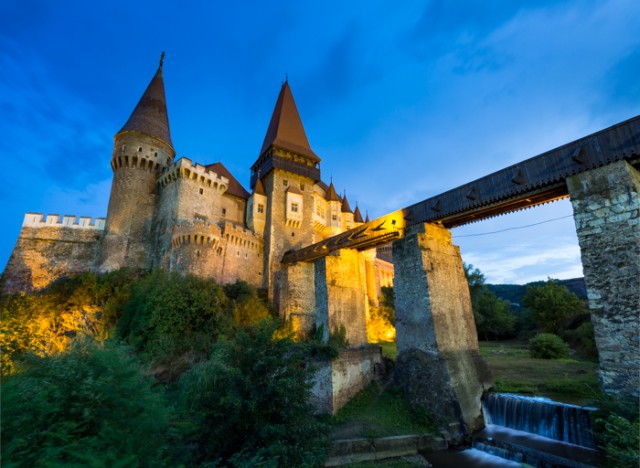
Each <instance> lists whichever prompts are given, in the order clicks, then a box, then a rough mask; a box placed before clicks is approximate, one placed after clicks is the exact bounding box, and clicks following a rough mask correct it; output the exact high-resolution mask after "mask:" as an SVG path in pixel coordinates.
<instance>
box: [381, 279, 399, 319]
mask: <svg viewBox="0 0 640 468" xmlns="http://www.w3.org/2000/svg"><path fill="white" fill-rule="evenodd" d="M380 291H381V292H382V295H381V296H380V307H379V311H380V314H381V315H382V316H383V317H384V319H385V320H386V321H387V322H389V323H390V324H391V325H393V326H395V324H396V315H395V305H394V296H393V287H389V286H383V287H382V288H380Z"/></svg>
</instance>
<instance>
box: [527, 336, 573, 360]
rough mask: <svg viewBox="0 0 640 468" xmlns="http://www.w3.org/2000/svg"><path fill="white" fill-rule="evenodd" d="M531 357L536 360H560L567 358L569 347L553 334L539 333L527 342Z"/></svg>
mask: <svg viewBox="0 0 640 468" xmlns="http://www.w3.org/2000/svg"><path fill="white" fill-rule="evenodd" d="M529 352H530V353H531V357H534V358H538V359H561V358H566V357H568V356H569V346H568V345H567V343H565V342H564V341H563V340H562V338H560V337H559V336H558V335H554V334H553V333H539V334H537V335H536V336H534V337H533V338H531V339H530V340H529Z"/></svg>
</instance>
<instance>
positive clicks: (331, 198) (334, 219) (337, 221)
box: [327, 181, 342, 236]
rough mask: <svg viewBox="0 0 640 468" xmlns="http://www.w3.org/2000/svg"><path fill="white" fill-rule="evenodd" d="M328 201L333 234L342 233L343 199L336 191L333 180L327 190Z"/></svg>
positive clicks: (330, 225) (330, 227)
mask: <svg viewBox="0 0 640 468" xmlns="http://www.w3.org/2000/svg"><path fill="white" fill-rule="evenodd" d="M327 201H328V202H329V224H328V227H329V229H330V230H331V235H332V236H333V235H336V234H340V233H341V232H342V201H341V200H340V197H339V196H338V194H337V193H336V188H335V187H334V186H333V181H331V183H330V184H329V190H327Z"/></svg>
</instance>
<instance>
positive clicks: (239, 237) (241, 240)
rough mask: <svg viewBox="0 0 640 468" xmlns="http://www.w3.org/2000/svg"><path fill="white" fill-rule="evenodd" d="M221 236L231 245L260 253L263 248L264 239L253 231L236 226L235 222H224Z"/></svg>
mask: <svg viewBox="0 0 640 468" xmlns="http://www.w3.org/2000/svg"><path fill="white" fill-rule="evenodd" d="M222 234H223V237H224V238H225V239H226V240H227V242H228V243H229V244H231V245H237V246H240V247H246V248H248V249H252V250H255V251H256V252H259V253H261V252H262V249H263V248H264V241H263V240H262V238H261V237H258V236H257V235H256V234H255V233H254V232H253V231H250V230H248V229H245V228H243V227H242V226H238V225H237V224H232V223H228V222H226V223H224V225H223V227H222Z"/></svg>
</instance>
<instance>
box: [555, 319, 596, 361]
mask: <svg viewBox="0 0 640 468" xmlns="http://www.w3.org/2000/svg"><path fill="white" fill-rule="evenodd" d="M562 337H563V338H564V339H565V340H567V342H569V344H570V345H571V347H572V348H574V349H575V350H576V351H577V352H578V354H580V355H581V356H583V357H585V358H591V359H594V358H597V357H598V349H597V348H596V339H595V334H594V331H593V324H592V323H591V319H590V318H589V317H587V320H586V321H584V322H583V323H582V324H580V325H579V326H578V327H577V328H575V329H573V330H565V331H564V333H563V334H562Z"/></svg>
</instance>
